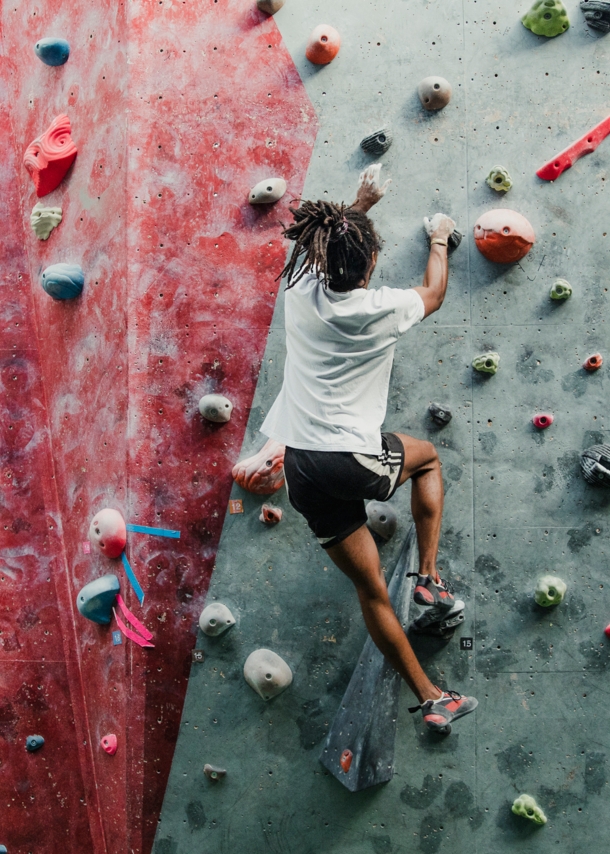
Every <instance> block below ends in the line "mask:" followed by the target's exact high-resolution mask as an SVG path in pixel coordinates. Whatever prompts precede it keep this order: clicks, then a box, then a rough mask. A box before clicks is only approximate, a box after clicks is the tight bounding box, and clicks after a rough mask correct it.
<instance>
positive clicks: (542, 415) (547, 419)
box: [532, 412, 555, 430]
mask: <svg viewBox="0 0 610 854" xmlns="http://www.w3.org/2000/svg"><path fill="white" fill-rule="evenodd" d="M554 420H555V418H554V417H553V415H552V414H551V413H550V412H537V413H536V415H534V417H533V418H532V423H533V425H534V427H537V428H538V429H539V430H546V428H547V427H550V426H551V424H552V423H553V421H554Z"/></svg>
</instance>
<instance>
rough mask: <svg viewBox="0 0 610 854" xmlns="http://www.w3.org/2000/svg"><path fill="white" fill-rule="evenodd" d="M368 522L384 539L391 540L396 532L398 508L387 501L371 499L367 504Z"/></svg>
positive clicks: (372, 529)
mask: <svg viewBox="0 0 610 854" xmlns="http://www.w3.org/2000/svg"><path fill="white" fill-rule="evenodd" d="M366 516H367V520H366V524H367V525H368V527H369V528H370V529H371V531H374V532H375V533H376V534H379V536H380V537H381V538H382V539H383V540H389V539H390V538H391V537H393V536H394V534H395V533H396V526H397V525H398V517H397V515H396V510H394V508H393V507H392V505H391V504H388V503H387V502H385V501H369V503H368V504H367V505H366Z"/></svg>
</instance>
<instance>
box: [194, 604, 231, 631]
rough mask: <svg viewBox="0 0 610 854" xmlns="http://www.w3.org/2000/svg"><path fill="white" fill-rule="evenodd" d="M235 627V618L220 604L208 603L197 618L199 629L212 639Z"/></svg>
mask: <svg viewBox="0 0 610 854" xmlns="http://www.w3.org/2000/svg"><path fill="white" fill-rule="evenodd" d="M234 625H235V617H234V616H233V614H232V613H231V611H230V610H229V609H228V608H227V606H226V605H223V603H222V602H210V604H209V605H206V606H205V608H204V609H203V611H202V612H201V616H200V617H199V628H200V629H201V631H202V632H203V633H204V635H208V637H211V638H214V637H217V636H218V635H221V634H222V633H223V632H226V630H227V629H230V628H231V626H234Z"/></svg>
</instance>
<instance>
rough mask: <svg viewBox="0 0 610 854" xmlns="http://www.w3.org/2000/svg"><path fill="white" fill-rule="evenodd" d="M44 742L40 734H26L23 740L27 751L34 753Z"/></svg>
mask: <svg viewBox="0 0 610 854" xmlns="http://www.w3.org/2000/svg"><path fill="white" fill-rule="evenodd" d="M43 744H44V738H43V737H42V736H41V735H28V737H27V738H26V740H25V749H26V750H27V751H28V753H35V752H36V751H37V750H40V748H41V747H42V746H43Z"/></svg>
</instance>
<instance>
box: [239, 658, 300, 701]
mask: <svg viewBox="0 0 610 854" xmlns="http://www.w3.org/2000/svg"><path fill="white" fill-rule="evenodd" d="M244 677H245V679H246V682H247V683H248V685H249V686H250V687H251V688H253V689H254V691H256V693H257V694H258V695H259V697H262V698H263V700H271V699H273V697H277V695H278V694H281V693H282V691H285V690H286V688H288V686H289V685H291V684H292V670H291V669H290V667H289V666H288V665H287V664H286V662H285V661H284V659H283V658H281V656H279V655H278V654H277V653H276V652H273V650H271V649H257V650H255V651H254V652H252V653H250V655H249V656H248V658H247V659H246V663H245V664H244Z"/></svg>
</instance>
